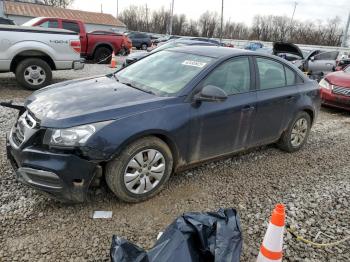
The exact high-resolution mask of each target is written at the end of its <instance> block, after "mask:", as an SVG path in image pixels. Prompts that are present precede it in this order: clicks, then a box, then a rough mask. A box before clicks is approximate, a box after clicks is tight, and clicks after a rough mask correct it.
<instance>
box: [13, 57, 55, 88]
mask: <svg viewBox="0 0 350 262" xmlns="http://www.w3.org/2000/svg"><path fill="white" fill-rule="evenodd" d="M15 74H16V79H17V81H18V83H19V84H20V85H21V86H23V87H25V88H27V89H29V90H38V89H40V88H43V87H45V86H47V85H49V84H50V83H51V80H52V72H51V68H50V66H49V65H48V64H47V63H46V62H45V61H44V60H42V59H40V58H27V59H24V60H23V61H21V62H20V63H19V64H18V65H17V68H16V72H15Z"/></svg>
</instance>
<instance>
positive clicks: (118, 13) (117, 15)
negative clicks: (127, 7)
mask: <svg viewBox="0 0 350 262" xmlns="http://www.w3.org/2000/svg"><path fill="white" fill-rule="evenodd" d="M118 15H119V0H117V18H118Z"/></svg>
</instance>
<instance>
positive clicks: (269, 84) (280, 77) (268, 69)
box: [256, 57, 286, 89]
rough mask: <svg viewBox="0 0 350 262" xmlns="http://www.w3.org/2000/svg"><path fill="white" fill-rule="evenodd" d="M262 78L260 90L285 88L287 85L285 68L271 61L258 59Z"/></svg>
mask: <svg viewBox="0 0 350 262" xmlns="http://www.w3.org/2000/svg"><path fill="white" fill-rule="evenodd" d="M256 62H257V64H258V73H259V78H260V89H270V88H276V87H283V86H285V85H286V78H285V73H284V66H283V65H282V64H281V63H279V62H276V61H273V60H271V59H266V58H261V57H258V58H256Z"/></svg>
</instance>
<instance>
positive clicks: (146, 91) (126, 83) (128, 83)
mask: <svg viewBox="0 0 350 262" xmlns="http://www.w3.org/2000/svg"><path fill="white" fill-rule="evenodd" d="M120 83H122V84H124V85H127V86H130V87H132V88H135V89H137V90H140V91H142V92H145V93H148V94H151V95H155V93H154V92H152V91H151V90H146V89H143V88H140V87H137V86H135V85H133V84H132V83H130V82H120Z"/></svg>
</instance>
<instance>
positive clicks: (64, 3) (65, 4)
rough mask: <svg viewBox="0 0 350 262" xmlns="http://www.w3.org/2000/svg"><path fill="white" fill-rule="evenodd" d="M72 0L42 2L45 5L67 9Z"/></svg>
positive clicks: (45, 0)
mask: <svg viewBox="0 0 350 262" xmlns="http://www.w3.org/2000/svg"><path fill="white" fill-rule="evenodd" d="M73 1H74V0H44V3H45V5H50V6H54V7H62V8H67V7H68V6H69V5H71V4H72V3H73Z"/></svg>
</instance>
